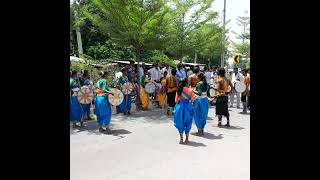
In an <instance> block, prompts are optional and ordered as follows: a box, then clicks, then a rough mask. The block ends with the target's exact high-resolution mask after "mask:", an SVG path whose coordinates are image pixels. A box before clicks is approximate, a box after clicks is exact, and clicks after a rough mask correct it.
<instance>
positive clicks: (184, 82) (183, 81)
mask: <svg viewBox="0 0 320 180" xmlns="http://www.w3.org/2000/svg"><path fill="white" fill-rule="evenodd" d="M187 86H188V80H187V78H183V79H181V80H179V83H178V88H177V94H178V95H179V96H181V93H182V90H183V88H184V87H187Z"/></svg>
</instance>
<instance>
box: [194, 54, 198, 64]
mask: <svg viewBox="0 0 320 180" xmlns="http://www.w3.org/2000/svg"><path fill="white" fill-rule="evenodd" d="M197 57H198V54H197V53H195V54H194V63H195V64H196V63H197Z"/></svg>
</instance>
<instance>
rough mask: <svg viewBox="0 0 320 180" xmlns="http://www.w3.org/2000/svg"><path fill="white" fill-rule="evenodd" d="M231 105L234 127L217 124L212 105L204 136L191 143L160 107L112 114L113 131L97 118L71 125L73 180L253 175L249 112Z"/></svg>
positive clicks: (222, 179) (240, 178) (208, 179)
mask: <svg viewBox="0 0 320 180" xmlns="http://www.w3.org/2000/svg"><path fill="white" fill-rule="evenodd" d="M229 111H230V115H231V120H230V124H231V127H230V128H226V127H223V128H219V127H217V117H215V109H214V107H210V109H209V118H208V120H207V125H206V127H205V135H204V137H198V136H194V135H190V137H189V140H190V144H189V145H180V144H178V142H179V134H178V131H177V130H176V128H175V127H174V125H173V117H172V116H169V117H168V116H167V115H166V113H165V111H164V110H160V109H157V110H153V111H148V112H136V113H133V114H132V115H131V116H124V115H122V114H117V115H113V116H112V118H111V129H112V130H113V133H112V134H111V135H105V134H100V133H99V132H98V127H97V123H96V121H89V122H87V123H86V127H85V128H83V129H73V128H72V127H70V149H71V151H70V157H71V158H70V162H71V163H70V171H71V180H176V179H177V180H178V179H183V180H249V179H250V115H243V114H239V112H240V111H241V109H236V108H230V109H229ZM225 122H226V119H225V118H224V119H223V124H225ZM195 131H196V126H195V124H194V123H193V124H192V130H191V132H195Z"/></svg>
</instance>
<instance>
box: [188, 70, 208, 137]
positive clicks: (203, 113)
mask: <svg viewBox="0 0 320 180" xmlns="http://www.w3.org/2000/svg"><path fill="white" fill-rule="evenodd" d="M198 77H199V79H200V81H199V82H198V83H197V86H196V91H195V94H197V96H196V98H195V100H194V102H193V107H194V111H195V113H194V122H195V124H196V126H197V128H198V132H197V133H192V134H194V135H198V136H203V135H204V131H203V129H204V127H205V125H206V122H207V118H208V111H209V101H208V96H207V92H208V90H209V84H208V83H207V81H206V77H205V76H204V75H203V73H200V74H199V75H198Z"/></svg>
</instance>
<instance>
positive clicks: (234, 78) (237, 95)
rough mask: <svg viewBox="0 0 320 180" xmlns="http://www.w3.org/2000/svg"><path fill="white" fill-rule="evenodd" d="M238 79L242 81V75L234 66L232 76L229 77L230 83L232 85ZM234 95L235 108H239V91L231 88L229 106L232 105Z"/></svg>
mask: <svg viewBox="0 0 320 180" xmlns="http://www.w3.org/2000/svg"><path fill="white" fill-rule="evenodd" d="M238 81H242V75H241V74H240V73H239V72H238V68H237V67H235V68H233V73H232V77H231V82H232V85H233V86H234V84H235V83H236V82H238ZM235 95H236V98H237V108H238V109H239V108H240V93H239V92H237V91H235V89H233V90H232V93H231V94H230V107H233V103H234V96H235Z"/></svg>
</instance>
